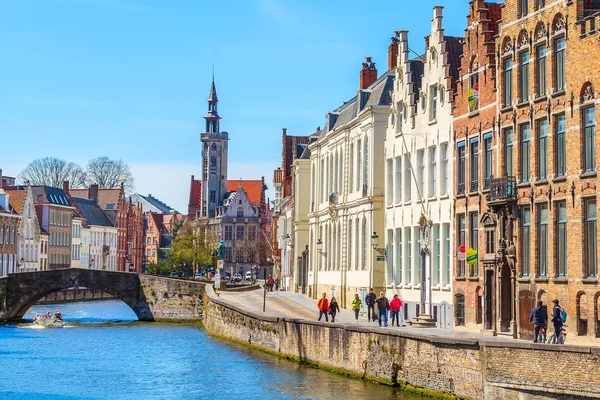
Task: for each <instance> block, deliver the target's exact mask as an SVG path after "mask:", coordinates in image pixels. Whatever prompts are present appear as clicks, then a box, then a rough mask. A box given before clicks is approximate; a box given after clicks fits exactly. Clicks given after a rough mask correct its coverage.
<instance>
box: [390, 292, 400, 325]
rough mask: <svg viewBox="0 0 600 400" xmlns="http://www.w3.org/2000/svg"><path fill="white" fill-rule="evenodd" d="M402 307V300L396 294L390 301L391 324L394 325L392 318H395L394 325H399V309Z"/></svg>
mask: <svg viewBox="0 0 600 400" xmlns="http://www.w3.org/2000/svg"><path fill="white" fill-rule="evenodd" d="M401 308H402V300H400V298H399V297H398V295H397V294H395V295H394V298H393V299H392V301H391V302H390V315H391V317H392V326H394V319H395V320H396V326H400V309H401Z"/></svg>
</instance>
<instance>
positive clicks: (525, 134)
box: [520, 124, 531, 182]
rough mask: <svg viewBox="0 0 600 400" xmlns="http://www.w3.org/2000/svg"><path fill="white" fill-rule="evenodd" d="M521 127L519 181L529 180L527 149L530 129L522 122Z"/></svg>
mask: <svg viewBox="0 0 600 400" xmlns="http://www.w3.org/2000/svg"><path fill="white" fill-rule="evenodd" d="M520 129H521V182H529V174H530V167H529V151H530V144H529V139H530V135H531V133H530V131H529V124H523V125H521V126H520Z"/></svg>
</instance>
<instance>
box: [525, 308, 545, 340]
mask: <svg viewBox="0 0 600 400" xmlns="http://www.w3.org/2000/svg"><path fill="white" fill-rule="evenodd" d="M529 322H533V343H537V342H544V339H543V337H542V335H541V333H540V331H541V330H542V329H545V327H546V324H547V323H548V312H547V311H546V308H545V307H544V303H542V302H541V301H538V302H537V307H534V308H533V310H531V315H530V316H529Z"/></svg>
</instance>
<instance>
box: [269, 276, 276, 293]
mask: <svg viewBox="0 0 600 400" xmlns="http://www.w3.org/2000/svg"><path fill="white" fill-rule="evenodd" d="M274 285H275V280H273V275H271V278H269V292H272V291H273V286H274Z"/></svg>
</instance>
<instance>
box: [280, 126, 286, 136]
mask: <svg viewBox="0 0 600 400" xmlns="http://www.w3.org/2000/svg"><path fill="white" fill-rule="evenodd" d="M281 130H282V131H283V136H287V128H281Z"/></svg>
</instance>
